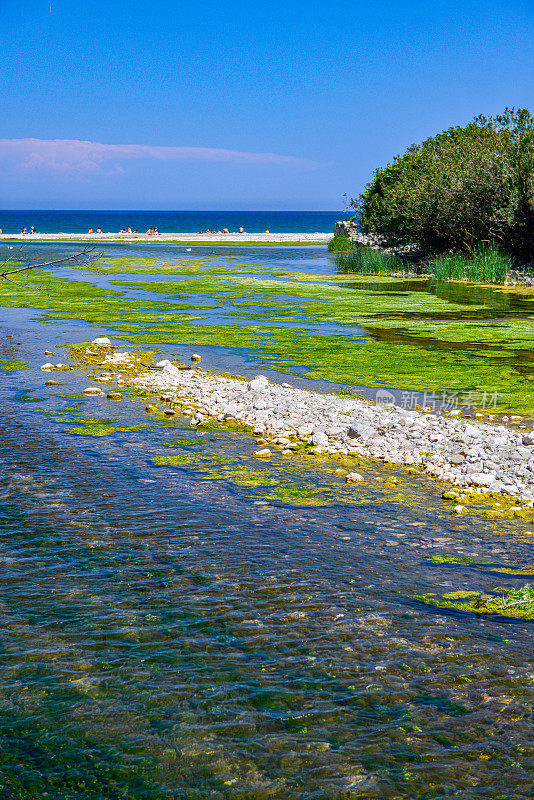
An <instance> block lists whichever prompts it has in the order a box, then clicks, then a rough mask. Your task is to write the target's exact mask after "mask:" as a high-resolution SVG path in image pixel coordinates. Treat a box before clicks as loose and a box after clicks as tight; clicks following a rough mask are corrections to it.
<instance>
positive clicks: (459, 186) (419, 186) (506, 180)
mask: <svg viewBox="0 0 534 800" xmlns="http://www.w3.org/2000/svg"><path fill="white" fill-rule="evenodd" d="M352 206H353V208H355V209H357V211H358V213H359V225H360V228H361V230H362V231H363V232H364V233H372V234H377V235H379V236H382V237H384V241H385V243H386V244H388V245H406V244H409V243H415V244H417V245H419V247H420V248H421V249H422V251H423V252H429V251H430V252H438V253H439V252H444V251H446V250H455V251H457V252H458V251H470V250H472V249H473V248H474V247H476V246H477V245H478V244H480V243H482V242H486V243H491V242H495V243H496V244H497V245H498V246H500V247H501V248H502V249H503V250H505V251H507V252H509V253H513V254H516V255H520V256H523V257H532V256H534V118H533V117H532V116H531V115H530V114H529V112H528V111H527V110H526V109H519V110H517V111H515V110H514V109H511V110H510V109H506V111H505V113H504V114H503V115H501V116H498V117H495V118H493V117H489V118H486V117H482V116H481V117H477V118H476V119H475V120H474V121H473V122H472V123H470V124H469V125H467V126H465V127H456V128H450V129H449V130H447V131H444V132H443V133H440V134H438V135H437V136H434V137H432V138H430V139H427V140H426V141H424V142H423V143H422V144H421V145H412V146H411V147H410V148H408V150H407V151H406V153H405V154H404V155H403V156H397V157H396V158H395V159H394V160H393V162H392V163H391V164H389V165H388V166H387V167H385V168H384V169H381V170H377V171H376V173H375V176H374V178H373V180H372V181H371V183H370V184H369V185H368V187H367V188H366V190H365V191H364V193H363V194H362V195H361V196H360V197H359V198H358V199H356V200H352Z"/></svg>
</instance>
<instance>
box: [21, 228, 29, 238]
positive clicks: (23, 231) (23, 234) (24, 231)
mask: <svg viewBox="0 0 534 800" xmlns="http://www.w3.org/2000/svg"><path fill="white" fill-rule="evenodd" d="M27 233H28V231H27V230H26V227H25V226H24V225H23V226H22V230H21V235H22V236H25V235H26V234H27Z"/></svg>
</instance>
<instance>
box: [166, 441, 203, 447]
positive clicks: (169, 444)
mask: <svg viewBox="0 0 534 800" xmlns="http://www.w3.org/2000/svg"><path fill="white" fill-rule="evenodd" d="M194 444H200V440H199V439H176V441H174V442H165V447H191V446H192V445H194Z"/></svg>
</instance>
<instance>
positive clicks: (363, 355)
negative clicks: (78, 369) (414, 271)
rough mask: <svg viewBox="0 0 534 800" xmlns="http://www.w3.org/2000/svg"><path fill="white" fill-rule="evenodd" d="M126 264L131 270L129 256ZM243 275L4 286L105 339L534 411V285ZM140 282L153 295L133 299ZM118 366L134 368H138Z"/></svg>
mask: <svg viewBox="0 0 534 800" xmlns="http://www.w3.org/2000/svg"><path fill="white" fill-rule="evenodd" d="M125 262H127V260H126V259H125ZM196 266H197V265H195V267H196ZM198 266H200V265H198ZM135 268H136V269H137V268H139V260H138V259H135ZM141 268H142V267H141ZM120 269H121V270H122V271H126V272H127V263H125V264H124V266H123V265H122V264H121V265H120ZM160 269H165V268H164V267H163V268H161V267H160ZM185 269H187V267H185ZM244 271H245V269H244V266H243V265H241V264H238V265H236V267H235V272H234V274H231V275H230V274H224V275H223V274H215V275H214V274H210V270H209V266H206V268H205V271H204V272H201V271H199V272H198V273H196V274H195V275H194V276H191V275H188V277H187V279H186V280H178V281H176V280H165V279H164V278H163V276H161V277H160V279H159V280H158V279H157V278H156V277H155V278H154V279H153V280H146V281H145V280H141V281H139V280H137V279H134V278H132V279H130V280H127V279H124V280H122V281H120V282H117V285H116V289H117V290H116V291H113V290H111V289H102V288H99V287H97V286H94V285H93V284H91V283H89V282H86V281H83V282H82V281H67V280H60V279H59V278H53V277H51V276H49V275H46V274H39V275H33V276H28V278H27V283H28V285H27V286H24V287H17V286H14V285H11V284H8V283H6V282H2V283H0V305H4V306H19V307H26V308H34V309H37V310H41V311H42V312H43V317H42V319H43V321H44V322H47V323H53V322H55V321H56V320H69V319H77V320H79V321H85V322H88V323H93V324H95V325H98V326H99V328H98V330H95V333H94V336H97V335H103V334H104V333H107V334H109V335H111V336H112V337H114V339H115V340H116V339H117V338H120V339H123V340H126V341H129V342H133V343H135V344H139V345H144V346H146V345H149V346H152V345H155V346H157V345H158V344H170V345H172V347H173V352H176V354H177V355H178V356H179V358H180V359H184V360H186V361H187V359H188V355H187V350H186V349H185V348H188V347H195V348H196V347H199V346H202V345H204V346H205V345H208V346H210V347H212V348H239V349H241V350H243V351H246V357H247V358H249V359H251V360H252V361H255V362H256V364H257V368H258V369H262V368H270V367H272V368H273V369H277V370H280V371H281V372H292V373H297V374H301V375H305V376H306V377H309V378H314V379H320V380H327V381H332V382H337V383H340V384H347V385H349V386H350V385H355V384H356V385H361V386H376V387H379V386H384V385H385V386H393V387H399V388H402V389H406V390H407V391H419V392H422V391H429V392H431V391H436V392H440V393H441V392H443V390H447V392H454V391H461V392H468V393H470V397H471V398H473V401H474V404H475V405H479V404H480V402H481V399H482V397H483V393H484V392H486V393H487V395H488V396H490V395H494V393H497V396H498V397H497V402H498V406H499V407H500V408H501V409H503V408H513V409H515V410H518V411H531V410H533V409H534V386H533V377H534V376H533V374H532V373H531V371H530V369H529V364H530V363H531V361H532V352H533V347H532V341H533V340H534V319H533V317H532V311H533V310H534V292H532V290H529V289H526V288H523V289H513V288H510V287H507V288H506V289H502V288H494V287H492V286H491V285H487V286H484V287H481V286H474V285H470V284H466V283H446V282H444V281H439V280H431V281H429V280H428V279H421V278H414V277H412V276H410V277H409V278H402V277H394V276H387V275H384V276H373V275H366V274H360V275H358V276H357V275H351V274H350V273H348V274H347V275H344V276H340V275H337V276H336V275H328V276H324V275H315V274H314V275H311V274H306V273H303V272H295V273H292V272H285V273H284V276H285V279H281V278H280V277H279V276H278V275H276V276H274V277H271V276H269V275H265V274H264V275H261V276H260V275H251V274H248V275H247V274H243V272H244ZM130 290H136V291H137V290H146V291H147V292H150V293H151V295H150V296H148V295H147V299H146V300H140V299H129V298H128V293H129V292H130ZM158 295H159V296H160V297H161V298H162V299H161V300H156V299H154V298H155V297H157V296H158ZM36 316H37V315H36ZM100 326H103V327H104V330H103V329H102V327H100ZM87 338H92V336H91V337H89V336H88V337H87ZM92 349H93V350H94V351H95V353H96V354H95V355H94V356H91V357H89V356H87V354H86V350H85V345H82V346H80V348H78V350H79V353H80V357H81V358H82V363H83V366H84V367H86V368H87V370H88V372H87V374H90V373H91V370H92V369H93V368H96V369H97V370H98V371H100V370H101V367H100V366H98V365H99V364H100V363H101V362H102V361H103V358H104V357H105V354H103V353H100V351H99V350H98V348H94V347H92ZM76 352H77V351H76ZM73 353H74V351H73ZM154 355H155V354H154ZM58 357H59V356H58ZM136 358H137V355H136ZM139 358H141V359H142V360H144V361H147V360H148V359H149V358H151V356H150V354H149V353H146V352H145V353H144V355H139ZM156 360H157V359H156ZM133 366H135V365H133ZM119 371H120V372H121V373H124V375H125V376H126V377H127V376H128V372H129V370H128V367H127V366H126V367H124V368H122V367H121V369H120V370H119ZM335 388H337V387H335ZM419 399H420V400H421V399H422V397H421V396H420V398H419ZM438 403H439V398H438Z"/></svg>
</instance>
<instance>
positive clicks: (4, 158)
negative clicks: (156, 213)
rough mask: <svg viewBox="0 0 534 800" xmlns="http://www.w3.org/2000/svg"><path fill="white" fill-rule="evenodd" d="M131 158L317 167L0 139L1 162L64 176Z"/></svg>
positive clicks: (138, 147)
mask: <svg viewBox="0 0 534 800" xmlns="http://www.w3.org/2000/svg"><path fill="white" fill-rule="evenodd" d="M134 159H155V160H157V161H205V162H206V161H208V162H209V161H211V162H219V163H222V162H226V163H231V164H251V165H273V166H286V167H293V168H297V169H310V168H314V167H317V166H319V165H318V164H317V163H316V162H313V161H309V160H307V159H304V158H296V157H294V156H283V155H278V154H277V153H247V152H242V151H240V150H223V149H219V148H211V147H158V146H154V145H145V144H102V143H101V142H83V141H80V140H78V139H0V162H3V163H5V164H7V165H8V166H11V167H15V168H18V169H23V170H28V171H33V170H43V171H47V172H53V173H56V174H63V175H83V174H86V173H91V172H100V171H106V172H109V171H111V172H117V171H119V172H122V171H123V167H121V162H124V161H132V160H134Z"/></svg>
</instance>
